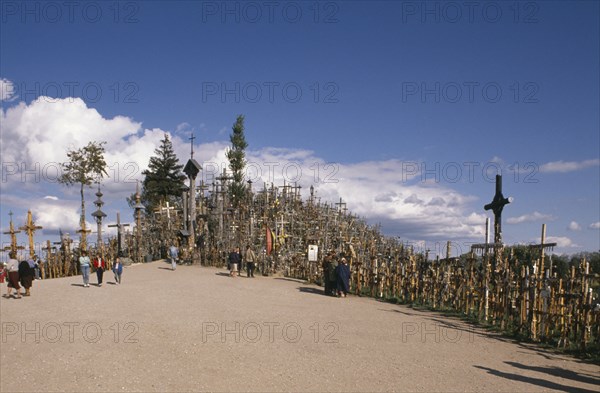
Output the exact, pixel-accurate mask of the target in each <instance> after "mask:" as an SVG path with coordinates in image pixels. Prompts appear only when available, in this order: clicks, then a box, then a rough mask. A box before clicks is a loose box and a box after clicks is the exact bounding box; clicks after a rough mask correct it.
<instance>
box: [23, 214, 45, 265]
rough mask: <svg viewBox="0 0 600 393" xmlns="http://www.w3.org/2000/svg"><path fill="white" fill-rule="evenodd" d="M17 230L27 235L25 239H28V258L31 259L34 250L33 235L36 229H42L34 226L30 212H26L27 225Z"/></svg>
mask: <svg viewBox="0 0 600 393" xmlns="http://www.w3.org/2000/svg"><path fill="white" fill-rule="evenodd" d="M19 229H20V230H22V231H25V232H26V233H27V238H28V239H29V257H31V258H33V256H34V255H35V250H34V246H33V234H34V233H35V231H37V230H38V229H42V227H41V226H39V225H35V224H34V222H33V218H32V216H31V210H28V211H27V223H26V224H25V225H24V226H22V227H20V228H19Z"/></svg>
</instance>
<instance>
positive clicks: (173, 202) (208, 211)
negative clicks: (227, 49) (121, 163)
mask: <svg viewBox="0 0 600 393" xmlns="http://www.w3.org/2000/svg"><path fill="white" fill-rule="evenodd" d="M238 121H239V119H238ZM242 121H243V119H242ZM237 132H238V135H237V137H238V139H237V140H236V139H235V138H236V126H235V125H234V133H233V134H232V136H231V140H232V148H231V149H230V153H228V158H229V160H230V165H229V168H230V169H233V170H230V171H226V170H224V171H223V173H222V174H220V175H219V176H217V177H215V178H214V181H213V182H212V183H211V184H205V183H204V181H197V180H198V179H200V178H201V176H199V174H200V173H201V171H202V166H201V165H200V164H199V163H198V162H197V161H196V160H195V159H194V152H193V137H192V138H191V140H192V150H191V154H190V158H189V159H188V160H187V162H186V163H185V165H179V164H178V163H177V161H176V162H175V164H176V165H175V166H176V169H178V174H176V176H175V178H176V179H178V180H177V181H178V182H179V186H178V187H179V189H177V190H176V192H172V193H171V195H170V196H168V197H165V198H160V199H159V200H156V201H155V202H154V203H151V202H150V201H149V199H146V200H144V198H143V194H144V192H145V190H144V187H140V186H139V184H138V186H137V189H136V190H135V194H133V195H132V197H131V199H130V201H129V203H130V205H131V207H132V209H133V211H134V217H135V222H134V224H133V225H132V227H131V228H128V229H127V231H125V226H128V224H123V223H121V220H120V217H117V221H116V223H115V224H112V226H116V227H117V231H118V236H117V237H116V238H112V239H108V240H106V241H103V239H102V233H101V226H102V220H103V219H104V218H105V217H106V214H105V213H104V212H102V210H101V209H102V206H103V204H104V202H103V201H102V196H103V194H102V192H101V189H100V187H98V191H97V192H96V196H97V199H96V200H95V201H94V205H95V206H96V210H95V211H93V212H92V213H91V216H92V217H93V218H94V219H95V220H96V222H97V223H98V231H97V240H96V241H95V242H91V241H88V233H89V232H90V229H88V228H86V227H85V220H84V219H82V220H81V223H82V224H81V225H82V227H81V228H80V230H79V231H78V232H79V235H80V236H81V238H80V240H79V242H78V244H77V245H76V247H74V245H73V244H72V243H73V240H72V239H70V238H69V237H68V236H61V241H60V242H57V243H54V244H51V243H50V241H47V244H46V247H45V248H44V252H45V255H43V256H42V259H43V260H44V263H43V264H42V269H41V275H42V278H45V279H48V278H56V277H65V276H72V275H77V274H79V271H78V270H79V267H78V263H77V260H78V257H79V254H80V252H81V250H83V249H87V250H88V252H89V254H90V256H91V257H92V258H93V257H94V256H96V255H102V256H103V257H104V258H105V260H106V261H107V264H108V266H107V268H108V269H110V268H111V264H112V263H113V261H114V259H115V257H116V256H117V255H120V256H121V257H122V260H123V261H124V262H125V263H126V264H130V263H145V262H151V261H154V260H158V259H163V258H168V250H169V248H170V247H171V246H173V245H174V246H176V247H178V249H179V256H180V262H181V263H184V264H190V265H201V266H213V267H225V266H227V261H228V254H229V253H230V252H231V251H232V250H233V249H235V248H236V247H239V248H240V249H242V250H244V249H246V247H247V246H250V247H251V248H252V249H253V250H254V251H255V253H256V255H257V259H258V260H257V263H256V265H257V273H258V274H262V275H263V276H272V275H283V276H286V277H291V278H296V279H302V280H306V281H307V282H309V283H314V284H316V285H323V274H324V267H325V266H326V265H327V264H328V263H334V264H335V263H337V261H339V260H341V258H346V260H347V262H348V265H349V268H350V272H351V278H350V292H351V293H352V294H355V295H358V296H370V297H375V298H380V299H383V300H387V301H391V302H395V303H402V304H412V305H417V306H422V307H427V308H429V309H433V310H441V311H450V312H454V313H457V314H461V315H463V316H464V317H467V318H469V319H471V320H474V321H477V322H479V323H481V324H485V325H488V326H489V325H493V326H494V327H496V328H498V329H500V330H503V331H505V332H509V333H511V334H515V335H517V336H518V337H520V338H522V339H530V340H533V341H540V342H545V343H549V344H552V345H554V346H557V347H561V348H568V349H577V350H583V351H585V352H590V351H591V352H594V351H597V350H598V348H600V305H598V289H599V277H598V274H597V272H596V273H594V272H593V271H592V269H591V268H590V261H588V260H586V259H585V258H582V259H581V260H580V261H578V263H575V264H571V265H570V266H568V268H567V269H561V270H560V271H559V269H557V268H556V266H553V262H552V258H551V256H549V255H547V253H548V252H549V251H550V250H551V249H552V247H553V246H555V245H556V244H554V243H546V242H545V226H543V227H542V237H541V242H540V244H535V245H529V246H514V247H510V246H507V245H505V244H503V243H502V232H501V220H502V218H501V213H502V208H503V207H505V205H506V204H508V203H510V199H507V198H505V197H504V196H503V195H502V179H501V177H500V176H497V178H496V193H495V195H493V199H492V202H491V203H490V204H488V205H486V206H485V209H486V210H491V211H493V213H494V220H495V222H494V225H493V229H494V238H493V242H491V241H489V240H486V241H485V243H482V244H475V245H473V246H472V248H471V251H470V252H468V253H467V254H464V255H461V256H460V257H451V255H452V250H451V243H450V242H448V246H447V251H446V256H445V258H440V257H436V258H435V259H434V260H430V258H429V255H428V252H427V251H425V252H415V251H414V249H413V247H411V246H406V245H405V244H403V243H402V242H400V241H399V239H398V238H396V237H386V236H384V235H383V234H382V231H381V228H380V226H379V225H369V224H368V223H367V221H366V220H365V219H364V218H360V217H358V216H357V215H355V214H352V212H350V211H348V209H347V208H346V202H344V200H343V199H341V198H340V200H339V201H335V202H332V201H322V200H321V199H320V198H318V197H316V193H315V190H314V187H313V186H311V187H310V191H309V193H305V194H308V197H307V198H302V194H301V188H300V186H298V185H296V184H289V183H284V184H280V185H276V184H266V183H263V184H261V185H258V186H257V185H256V184H252V182H248V181H245V180H244V179H243V176H240V175H239V173H240V171H241V169H243V162H244V161H243V160H244V149H245V147H246V146H247V144H246V143H245V140H244V139H243V123H242V127H241V130H239V129H238V131H237ZM240 136H241V140H240V139H239V137H240ZM166 139H167V142H168V138H166ZM240 141H241V142H243V143H239V142H240ZM236 142H237V144H236ZM157 152H158V149H157ZM231 152H233V153H236V152H237V153H238V154H237V156H236V155H235V154H232V153H231ZM240 157H241V160H239V158H240ZM236 158H237V159H238V162H237V164H236V163H235V160H236ZM240 163H241V165H240ZM236 165H237V166H236ZM140 188H142V189H140ZM132 191H133V190H132ZM146 191H147V190H146ZM491 191H492V190H490V194H492V192H491ZM488 227H489V225H488ZM18 229H21V230H22V231H25V232H26V233H27V234H28V236H29V239H30V245H31V246H30V248H31V250H30V253H33V235H34V232H35V231H36V230H37V229H40V227H38V226H36V225H35V223H34V222H33V220H32V219H31V213H30V214H29V217H28V221H27V223H26V225H25V226H23V227H21V228H18ZM17 232H18V231H17V230H16V229H15V227H14V225H13V222H12V217H11V223H10V231H9V232H7V234H10V235H11V236H12V244H11V246H10V247H7V249H13V250H15V251H16V250H17V248H19V247H17V242H16V238H15V233H17ZM490 235H491V234H490ZM489 237H490V236H486V238H487V239H489ZM21 248H22V247H21Z"/></svg>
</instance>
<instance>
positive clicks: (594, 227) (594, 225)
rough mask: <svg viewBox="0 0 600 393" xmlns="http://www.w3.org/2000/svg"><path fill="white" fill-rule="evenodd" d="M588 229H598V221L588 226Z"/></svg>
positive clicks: (599, 224) (599, 225)
mask: <svg viewBox="0 0 600 393" xmlns="http://www.w3.org/2000/svg"><path fill="white" fill-rule="evenodd" d="M588 228H590V229H600V221H596V222H593V223H591V224H590V225H589V227H588Z"/></svg>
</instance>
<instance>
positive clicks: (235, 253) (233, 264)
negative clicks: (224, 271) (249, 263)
mask: <svg viewBox="0 0 600 393" xmlns="http://www.w3.org/2000/svg"><path fill="white" fill-rule="evenodd" d="M240 259H241V258H240V249H239V248H234V249H233V250H232V251H231V252H230V253H229V269H230V272H229V275H230V276H231V277H235V273H236V272H237V271H238V264H239V263H240V262H241V260H240Z"/></svg>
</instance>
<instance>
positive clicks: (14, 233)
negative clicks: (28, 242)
mask: <svg viewBox="0 0 600 393" xmlns="http://www.w3.org/2000/svg"><path fill="white" fill-rule="evenodd" d="M8 215H9V216H10V227H9V230H8V232H4V234H5V235H10V246H7V247H4V251H10V252H14V253H16V252H17V250H23V249H24V248H25V247H23V246H18V245H17V233H21V231H15V227H14V225H13V219H12V217H13V212H12V211H11V212H9V213H8Z"/></svg>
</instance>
